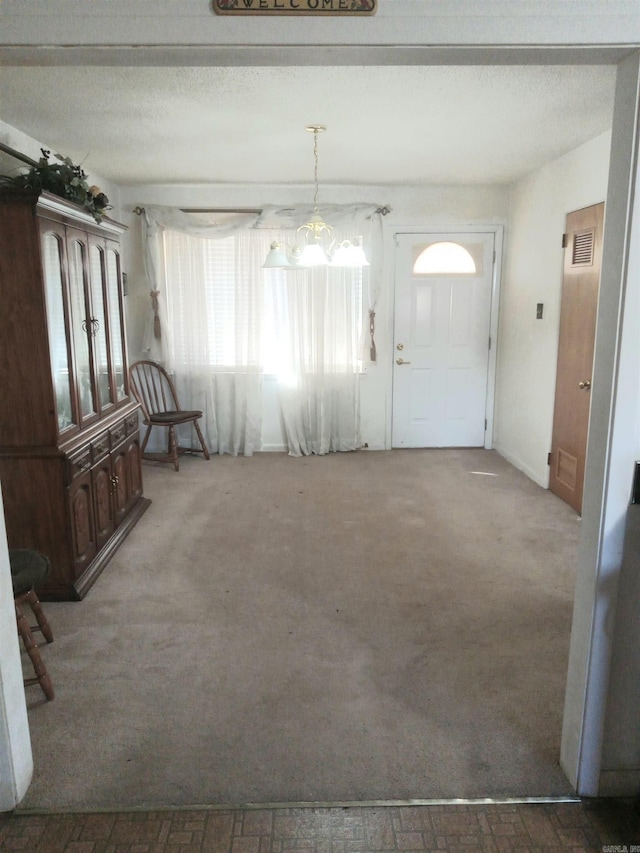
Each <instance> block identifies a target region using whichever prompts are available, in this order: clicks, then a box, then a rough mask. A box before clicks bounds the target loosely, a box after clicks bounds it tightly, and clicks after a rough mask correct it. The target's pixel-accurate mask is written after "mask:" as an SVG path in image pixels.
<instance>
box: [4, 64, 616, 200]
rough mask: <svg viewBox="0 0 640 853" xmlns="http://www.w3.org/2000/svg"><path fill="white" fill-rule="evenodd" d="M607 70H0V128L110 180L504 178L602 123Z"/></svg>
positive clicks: (611, 76) (608, 100) (607, 114)
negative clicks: (0, 123)
mask: <svg viewBox="0 0 640 853" xmlns="http://www.w3.org/2000/svg"><path fill="white" fill-rule="evenodd" d="M614 84H615V68H613V67H612V66H544V67H542V66H499V67H498V66H467V67H457V66H456V67H434V66H429V67H416V66H411V67H397V66H385V67H377V66H371V67H300V68H295V67H286V68H281V67H268V68H267V67H265V68H256V67H245V68H208V67H180V68H167V67H164V68H162V67H159V68H132V67H128V68H110V67H50V68H44V67H42V68H40V67H36V68H28V67H27V68H25V67H20V68H17V67H16V68H11V67H5V68H2V69H0V104H1V113H0V117H1V118H2V119H3V120H4V121H6V122H7V123H8V124H10V125H13V126H14V127H16V128H18V129H19V130H21V131H23V132H24V133H26V134H28V135H29V136H32V137H34V138H35V139H38V140H41V141H42V142H44V143H46V144H47V145H49V146H51V148H52V149H53V150H54V151H59V152H60V153H63V154H67V155H69V156H71V157H72V158H73V159H74V160H75V161H76V162H78V161H83V163H84V167H85V169H86V170H87V171H88V172H95V173H97V174H99V175H102V176H103V177H105V178H108V179H111V180H113V181H115V182H116V183H119V184H122V185H127V184H141V183H209V182H215V183H219V182H223V183H250V184H251V183H273V184H297V183H309V182H310V181H311V180H312V178H313V138H312V136H311V135H310V134H308V133H305V131H304V128H305V126H306V125H307V124H313V123H320V124H325V125H327V128H328V130H327V133H324V134H322V135H321V136H320V138H319V156H320V173H319V177H320V182H321V183H323V182H326V183H335V184H398V185H417V184H418V185H419V184H481V183H510V182H511V181H513V180H515V179H517V178H519V177H521V176H522V175H524V174H527V173H529V172H531V171H533V170H534V169H536V168H538V167H539V166H540V165H542V164H543V163H545V162H548V161H549V160H552V159H554V158H556V157H558V156H561V155H562V154H564V153H566V152H567V151H570V150H571V149H572V148H575V147H576V146H577V145H580V144H581V143H583V142H586V141H587V140H589V139H592V138H593V137H595V136H597V135H598V134H600V133H602V132H604V131H605V130H607V129H608V128H609V127H610V126H611V117H612V105H613V92H614Z"/></svg>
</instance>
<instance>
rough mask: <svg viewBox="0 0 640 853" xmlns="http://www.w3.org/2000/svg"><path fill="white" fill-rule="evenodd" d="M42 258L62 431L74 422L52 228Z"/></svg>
mask: <svg viewBox="0 0 640 853" xmlns="http://www.w3.org/2000/svg"><path fill="white" fill-rule="evenodd" d="M42 262H43V265H44V279H45V291H46V300H47V327H48V330H49V352H50V358H51V375H52V376H53V384H54V388H55V394H56V409H57V415H58V431H59V432H64V430H66V429H68V428H69V427H70V426H73V425H74V423H75V419H74V416H73V406H72V402H71V401H72V394H71V374H70V373H69V352H68V350H67V332H66V325H65V317H64V293H63V290H62V274H61V268H62V257H61V251H60V238H59V237H58V236H56V235H55V234H52V233H51V232H48V233H46V234H44V235H43V238H42Z"/></svg>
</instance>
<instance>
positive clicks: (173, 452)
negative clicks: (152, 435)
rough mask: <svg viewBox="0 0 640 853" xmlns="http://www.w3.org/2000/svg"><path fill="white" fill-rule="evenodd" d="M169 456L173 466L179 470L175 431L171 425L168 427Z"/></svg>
mask: <svg viewBox="0 0 640 853" xmlns="http://www.w3.org/2000/svg"><path fill="white" fill-rule="evenodd" d="M169 456H170V457H171V458H172V459H173V467H174V468H175V469H176V471H179V470H180V463H179V461H178V442H177V441H176V432H175V427H174V426H173V425H171V426H170V427H169Z"/></svg>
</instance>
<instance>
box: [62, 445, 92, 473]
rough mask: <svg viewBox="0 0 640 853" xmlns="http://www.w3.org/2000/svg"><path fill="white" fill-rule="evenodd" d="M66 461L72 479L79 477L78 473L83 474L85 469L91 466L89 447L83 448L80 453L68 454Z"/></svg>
mask: <svg viewBox="0 0 640 853" xmlns="http://www.w3.org/2000/svg"><path fill="white" fill-rule="evenodd" d="M68 463H69V473H70V477H71V479H72V480H73V479H74V478H75V477H79V476H80V474H84V473H85V471H88V470H89V468H91V448H90V447H85V449H84V450H82V451H81V452H80V453H78V454H76V455H75V456H70V457H69V459H68Z"/></svg>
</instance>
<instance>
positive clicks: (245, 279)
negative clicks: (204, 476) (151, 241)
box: [164, 229, 264, 456]
mask: <svg viewBox="0 0 640 853" xmlns="http://www.w3.org/2000/svg"><path fill="white" fill-rule="evenodd" d="M249 242H250V241H247V240H242V239H239V240H238V239H237V238H235V237H227V238H224V239H221V240H209V239H204V238H201V237H193V236H191V235H189V234H184V233H180V232H177V231H171V230H169V229H166V230H165V232H164V269H165V275H166V281H167V294H166V300H167V320H168V325H169V327H170V329H171V344H172V362H173V371H174V373H175V379H176V386H177V390H178V395H179V397H180V399H181V400H183V401H185V402H183V405H184V406H185V408H190V409H191V408H193V409H201V410H202V411H203V412H204V415H205V417H204V418H203V426H204V430H205V435H206V438H207V442H208V444H209V447H210V449H211V450H212V451H213V452H216V453H230V454H232V455H234V456H235V455H238V454H243V455H245V456H250V455H251V454H252V453H253V452H254V451H255V450H259V449H260V442H261V433H262V419H261V412H262V373H261V350H262V306H263V292H264V284H263V281H262V275H261V272H262V271H261V269H260V264H259V263H258V258H257V256H256V252H255V248H253V247H252V246H251V245H250V244H249ZM216 244H218V245H217V246H216ZM214 246H215V247H216V248H217V249H218V250H219V251H215V252H214V251H213V248H214Z"/></svg>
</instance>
